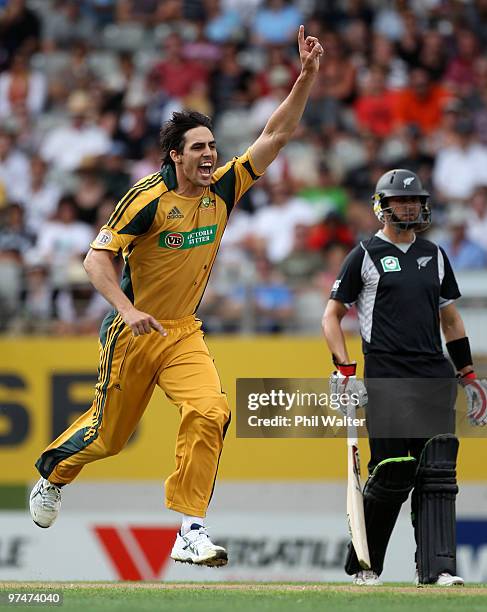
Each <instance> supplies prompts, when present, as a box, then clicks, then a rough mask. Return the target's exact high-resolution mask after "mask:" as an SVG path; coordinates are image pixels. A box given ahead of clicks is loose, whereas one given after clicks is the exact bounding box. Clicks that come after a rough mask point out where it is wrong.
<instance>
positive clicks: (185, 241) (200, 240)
mask: <svg viewBox="0 0 487 612" xmlns="http://www.w3.org/2000/svg"><path fill="white" fill-rule="evenodd" d="M217 227H218V226H217V225H216V224H215V225H207V226H206V227H197V228H196V229H194V230H191V231H190V232H162V233H161V234H159V246H160V247H163V248H167V249H192V248H194V247H198V246H203V245H205V244H211V243H212V242H215V238H216V229H217Z"/></svg>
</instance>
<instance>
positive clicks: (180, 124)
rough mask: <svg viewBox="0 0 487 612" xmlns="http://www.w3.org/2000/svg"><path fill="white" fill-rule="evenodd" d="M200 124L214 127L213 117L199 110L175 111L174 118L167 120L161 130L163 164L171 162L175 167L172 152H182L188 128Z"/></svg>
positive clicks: (210, 128) (209, 127) (210, 127)
mask: <svg viewBox="0 0 487 612" xmlns="http://www.w3.org/2000/svg"><path fill="white" fill-rule="evenodd" d="M200 125H202V126H204V127H207V128H208V129H209V130H212V129H213V125H212V122H211V119H210V118H209V117H207V116H206V115H203V114H202V113H198V112H197V111H192V110H188V111H181V112H174V113H173V114H172V118H171V119H169V121H166V122H165V123H164V124H163V125H162V127H161V132H160V140H159V142H160V145H161V155H162V165H164V164H171V165H172V166H173V167H174V162H173V160H172V159H171V155H170V152H171V151H173V150H175V151H177V152H178V153H182V152H183V149H184V135H185V134H186V132H187V131H188V130H191V129H193V128H195V127H199V126H200Z"/></svg>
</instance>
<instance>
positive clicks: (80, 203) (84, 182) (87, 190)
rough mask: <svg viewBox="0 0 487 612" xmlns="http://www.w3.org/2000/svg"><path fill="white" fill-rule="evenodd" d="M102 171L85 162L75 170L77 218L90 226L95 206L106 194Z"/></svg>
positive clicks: (94, 214)
mask: <svg viewBox="0 0 487 612" xmlns="http://www.w3.org/2000/svg"><path fill="white" fill-rule="evenodd" d="M103 159H104V158H103ZM102 172H103V171H102V169H101V168H99V167H98V166H94V165H93V164H85V165H83V166H81V167H80V168H79V169H78V171H77V172H76V179H77V182H76V206H77V219H78V221H82V222H83V223H86V224H88V225H91V226H93V225H94V223H95V220H96V217H97V208H98V206H99V205H100V202H101V201H102V200H103V198H104V197H105V195H106V187H105V183H104V181H103V178H102V176H103V174H102ZM124 193H125V192H124Z"/></svg>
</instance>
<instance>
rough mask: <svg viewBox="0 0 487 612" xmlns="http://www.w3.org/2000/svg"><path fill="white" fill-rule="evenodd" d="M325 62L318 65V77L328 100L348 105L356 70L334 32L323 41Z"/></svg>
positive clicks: (353, 91) (351, 97) (352, 96)
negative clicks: (322, 83) (324, 88)
mask: <svg viewBox="0 0 487 612" xmlns="http://www.w3.org/2000/svg"><path fill="white" fill-rule="evenodd" d="M324 48H325V49H326V62H322V63H321V65H320V75H319V76H320V77H321V79H322V80H323V82H324V84H325V87H326V91H327V93H328V95H329V96H330V98H334V99H335V100H337V101H338V102H342V103H349V102H351V101H352V100H353V98H354V95H355V79H356V69H355V66H354V65H353V63H352V62H351V60H350V58H349V56H348V55H347V53H346V50H345V49H344V48H343V43H342V42H341V39H340V38H339V36H338V35H337V34H336V33H335V32H328V33H327V34H326V36H325V39H324Z"/></svg>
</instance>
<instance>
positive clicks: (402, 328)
mask: <svg viewBox="0 0 487 612" xmlns="http://www.w3.org/2000/svg"><path fill="white" fill-rule="evenodd" d="M330 297H331V298H332V299H334V300H338V301H340V302H343V303H344V304H345V305H346V306H347V307H350V306H351V305H352V304H354V303H356V304H357V309H358V315H359V322H360V333H361V336H362V345H363V352H364V354H365V355H367V354H370V353H393V354H396V355H400V354H407V355H423V356H433V355H442V354H443V351H442V348H441V333H440V317H439V309H440V308H442V307H444V306H446V305H447V304H450V303H451V302H452V301H453V300H455V299H457V298H459V297H460V291H459V290H458V285H457V282H456V279H455V275H454V274H453V270H452V268H451V265H450V262H449V261H448V257H447V256H446V254H445V252H444V251H443V249H442V248H441V247H439V246H437V245H436V244H434V243H433V242H431V241H429V240H425V239H424V238H418V237H416V239H415V241H414V242H412V243H411V244H407V245H406V244H400V245H396V244H393V243H392V242H390V241H389V239H388V238H387V237H386V236H385V234H384V233H383V232H382V231H379V232H377V234H376V235H375V236H373V237H372V238H370V239H369V240H367V241H363V242H361V243H360V244H358V245H357V246H356V247H355V248H354V249H353V250H352V251H351V252H350V253H349V254H348V256H347V258H346V259H345V261H344V263H343V266H342V269H341V270H340V274H339V275H338V278H337V280H336V281H335V284H334V285H333V288H332V291H331V296H330Z"/></svg>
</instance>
